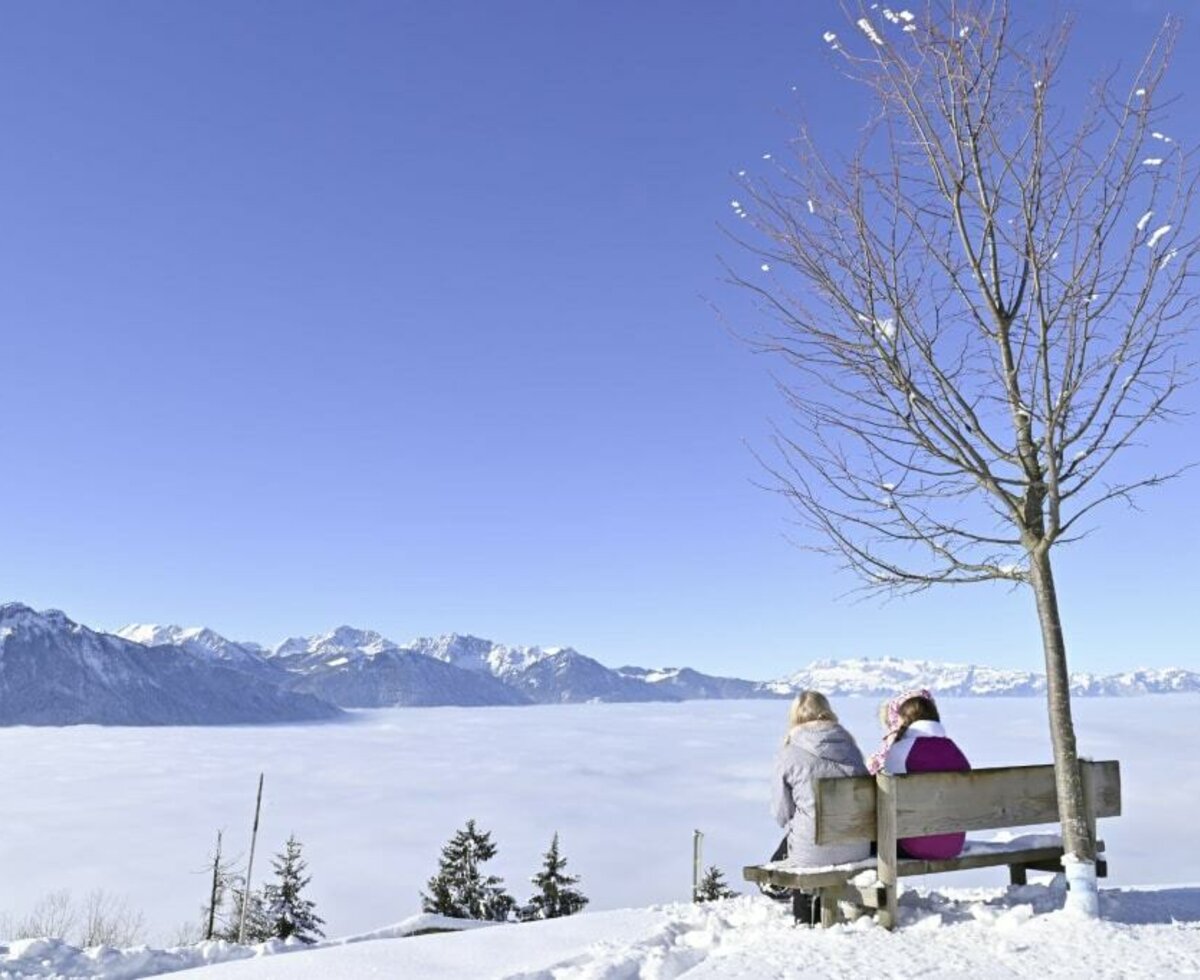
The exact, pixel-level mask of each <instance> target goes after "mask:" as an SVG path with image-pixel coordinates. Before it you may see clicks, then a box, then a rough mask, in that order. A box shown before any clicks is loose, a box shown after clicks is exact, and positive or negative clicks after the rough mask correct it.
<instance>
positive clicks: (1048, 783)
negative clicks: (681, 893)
mask: <svg viewBox="0 0 1200 980" xmlns="http://www.w3.org/2000/svg"><path fill="white" fill-rule="evenodd" d="M1079 770H1080V776H1081V778H1082V780H1083V789H1084V803H1085V807H1086V816H1087V820H1088V824H1089V827H1090V829H1091V835H1092V839H1093V840H1096V819H1097V818H1099V817H1115V816H1119V815H1120V813H1121V772H1120V766H1119V765H1118V764H1117V763H1116V762H1112V761H1109V762H1091V761H1083V762H1080V764H1079ZM815 816H816V843H818V844H843V843H850V842H854V841H875V842H876V843H877V848H878V856H877V857H873V858H870V859H868V860H866V861H860V862H857V863H855V864H846V865H835V866H831V867H828V868H812V869H805V868H796V867H789V866H788V864H787V862H786V861H776V862H774V863H771V864H761V865H751V866H749V867H747V868H745V869H743V877H744V878H745V879H746V880H747V881H753V882H761V883H764V884H770V885H775V886H777V887H782V888H789V889H798V890H802V891H806V892H816V893H818V894H819V895H820V896H821V924H822V925H823V926H829V925H833V924H834V923H836V922H837V921H838V917H839V909H838V906H839V902H841V901H850V902H853V903H854V904H856V905H860V906H863V907H865V908H868V909H874V910H876V913H877V915H878V918H879V922H880V924H881V925H883V926H884V927H885V928H887V929H894V928H895V926H896V882H897V879H898V878H902V877H904V876H906V875H925V874H940V873H942V872H946V871H963V870H966V869H968V868H987V867H1000V866H1003V865H1007V866H1008V868H1009V876H1010V881H1011V882H1012V883H1013V884H1021V885H1023V884H1025V880H1026V872H1027V871H1029V870H1035V871H1061V870H1062V863H1061V859H1062V856H1063V849H1062V844H1061V841H1059V840H1058V839H1057V838H1053V837H1047V836H1040V837H1036V838H1033V839H1027V840H1026V841H1023V842H1022V841H1014V842H1012V843H1011V844H1006V843H997V842H982V841H971V840H970V839H968V841H967V846H966V847H965V848H964V849H963V853H962V854H960V855H959V856H958V857H956V858H950V859H948V860H944V861H923V860H917V859H913V858H905V857H899V856H898V855H897V849H896V842H897V840H898V839H899V838H901V837H921V836H923V835H925V834H943V833H948V832H952V831H959V830H963V831H967V832H970V831H973V830H999V829H1003V828H1007V827H1028V826H1031V825H1033V824H1047V823H1056V822H1058V819H1059V817H1058V797H1057V791H1056V787H1055V781H1054V767H1053V766H1007V767H1004V768H997V769H975V770H972V771H971V772H925V773H912V774H910V775H906V776H889V775H886V774H882V773H881V774H880V775H878V776H857V777H851V778H846V779H821V780H818V781H817V786H816V814H815ZM1103 851H1104V845H1103V842H1101V841H1099V840H1096V853H1097V855H1098V857H1097V861H1096V873H1097V875H1099V876H1100V877H1104V876H1105V875H1106V874H1107V873H1108V868H1107V865H1106V863H1105V861H1104V859H1103ZM871 868H874V869H875V872H876V874H875V877H876V879H877V881H876V882H872V883H871V884H866V885H862V884H855V882H854V881H853V880H852V879H855V878H857V877H859V876H860V875H861V873H862V872H863V871H864V870H868V869H871Z"/></svg>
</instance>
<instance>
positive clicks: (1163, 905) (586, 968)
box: [0, 884, 1200, 980]
mask: <svg viewBox="0 0 1200 980" xmlns="http://www.w3.org/2000/svg"><path fill="white" fill-rule="evenodd" d="M1060 905H1061V894H1059V893H1057V892H1056V890H1055V888H1054V887H1052V886H1048V885H1046V884H1032V885H1027V886H1023V887H1019V888H1007V889H992V890H977V891H966V890H963V889H944V890H942V891H937V892H925V891H916V890H913V891H908V892H905V893H904V894H903V895H902V896H901V900H900V913H901V921H900V929H899V931H897V932H895V933H888V932H885V931H884V930H882V929H880V928H879V927H878V926H877V925H876V924H875V923H874V921H873V920H870V919H864V920H860V921H859V922H857V923H852V924H850V925H843V926H836V927H834V928H833V929H829V930H823V929H808V928H803V927H796V926H794V925H793V924H792V922H791V916H790V915H789V914H788V912H787V909H786V908H785V907H784V906H782V905H780V904H778V903H775V902H771V901H769V900H767V899H765V898H761V897H742V898H735V899H730V900H727V901H724V902H717V903H713V904H711V905H700V906H696V905H686V904H673V905H666V906H656V907H652V908H644V909H625V910H621V911H611V912H595V913H584V914H582V915H577V916H573V917H572V918H569V919H557V920H552V921H549V922H534V923H524V924H520V925H504V926H492V927H487V928H482V929H475V930H472V931H469V932H464V933H456V934H449V935H429V936H416V937H412V938H395V937H394V935H393V934H391V931H389V930H381V931H380V933H379V934H378V935H375V936H362V937H355V939H352V940H347V941H335V942H332V943H329V944H325V945H323V946H321V947H317V948H312V949H302V948H301V947H297V946H294V945H293V946H285V945H283V944H280V943H272V944H266V945H263V946H260V947H257V948H255V949H253V950H247V949H240V948H237V947H231V946H228V945H226V944H224V943H209V944H204V945H202V946H200V947H197V948H192V949H180V950H144V949H143V950H128V951H118V950H103V949H101V950H92V951H88V952H81V951H78V950H74V949H71V948H70V947H66V946H64V945H62V944H59V943H50V942H43V941H38V940H31V941H29V942H27V943H22V944H16V945H14V947H13V948H12V950H11V951H10V952H9V953H8V955H7V956H6V955H5V954H4V953H3V952H0V977H5V978H7V977H10V976H12V977H43V978H46V977H65V976H76V977H105V978H107V980H133V978H135V977H142V976H148V975H151V974H152V973H157V972H166V971H179V970H182V971H183V972H179V973H175V974H174V975H175V976H179V977H181V978H182V977H196V978H197V980H358V978H363V977H388V978H405V980H492V978H495V980H501V978H503V980H672V978H676V977H686V978H687V980H716V978H722V980H735V978H741V980H770V978H779V980H799V978H802V977H845V978H855V980H857V978H860V977H869V976H878V977H914V976H921V977H944V978H961V977H966V976H970V977H974V978H976V980H990V978H1000V977H1005V978H1007V977H1039V978H1040V977H1047V976H1053V977H1089V978H1090V977H1122V978H1125V977H1175V976H1185V975H1189V974H1193V975H1194V974H1197V973H1200V888H1190V889H1187V888H1173V889H1162V890H1130V889H1125V890H1106V891H1105V892H1104V893H1103V895H1102V912H1103V915H1104V918H1103V920H1101V921H1086V920H1079V919H1074V918H1071V917H1070V916H1068V914H1067V913H1064V912H1062V911H1058V909H1059V906H1060ZM189 967H194V969H189ZM6 971H8V972H6Z"/></svg>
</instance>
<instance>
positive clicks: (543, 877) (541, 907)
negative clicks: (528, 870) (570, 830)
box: [521, 833, 588, 920]
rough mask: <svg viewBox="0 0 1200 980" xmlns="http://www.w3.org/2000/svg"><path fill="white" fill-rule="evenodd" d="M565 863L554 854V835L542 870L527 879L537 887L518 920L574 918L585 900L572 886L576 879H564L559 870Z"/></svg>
mask: <svg viewBox="0 0 1200 980" xmlns="http://www.w3.org/2000/svg"><path fill="white" fill-rule="evenodd" d="M566 866H567V859H566V858H565V857H562V856H560V855H559V853H558V834H557V833H555V835H554V839H553V840H551V841H550V850H548V851H547V852H546V854H545V858H544V861H543V864H542V870H541V871H539V872H538V873H537V874H536V875H534V876H533V877H532V878H530V879H529V880H530V882H531V883H532V884H533V885H535V886H536V887H537V892H535V893H534V896H533V898H531V899H530V900H529V902H528V903H527V904H526V905H525V907H524V908H523V909H521V918H522V919H526V920H529V919H557V918H559V917H560V916H564V915H574V914H575V913H576V912H578V911H579V910H580V909H582V908H583V907H584V906H585V905H587V903H588V900H587V898H586V897H585V896H584V894H583V892H581V891H579V890H578V889H576V888H573V887H572V886H573V885H575V884H577V883H578V882H579V878H578V876H576V875H568V874H566V873H564V871H563V869H564V868H565V867H566Z"/></svg>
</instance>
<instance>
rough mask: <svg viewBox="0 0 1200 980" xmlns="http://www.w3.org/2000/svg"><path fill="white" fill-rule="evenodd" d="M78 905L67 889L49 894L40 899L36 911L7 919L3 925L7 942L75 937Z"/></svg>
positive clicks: (35, 907) (2, 933)
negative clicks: (76, 905)
mask: <svg viewBox="0 0 1200 980" xmlns="http://www.w3.org/2000/svg"><path fill="white" fill-rule="evenodd" d="M78 917H79V916H78V912H77V911H76V909H75V902H74V900H73V899H72V898H71V892H70V891H69V890H68V889H66V888H60V889H58V890H57V891H52V892H48V893H47V894H45V895H43V896H42V897H41V898H39V899H38V900H37V903H36V904H35V905H34V906H33V910H32V911H31V912H29V914H28V915H26V916H25V917H24V918H22V919H14V918H13V917H12V916H5V917H4V921H2V922H0V935H2V936H3V938H5V939H34V938H42V937H48V936H49V937H54V938H55V939H64V940H65V939H70V938H73V937H74V933H75V923H76V921H77V920H78Z"/></svg>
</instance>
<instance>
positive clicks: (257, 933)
mask: <svg viewBox="0 0 1200 980" xmlns="http://www.w3.org/2000/svg"><path fill="white" fill-rule="evenodd" d="M229 894H230V903H229V904H230V905H231V908H230V910H229V912H228V913H227V914H226V916H225V921H224V925H223V927H222V928H221V929H220V930H219V931H218V932H217V933H216V937H217V938H218V939H224V940H225V941H226V942H231V943H236V942H237V941H238V927H239V925H240V924H241V918H242V897H243V896H244V895H245V894H246V888H245V883H244V881H243V880H242V879H241V878H238V879H237V880H236V881H235V882H234V883H233V884H231V885H230V888H229ZM274 938H275V927H274V924H273V923H272V922H271V919H270V917H269V916H268V915H267V908H266V902H265V901H264V899H263V893H262V892H261V891H252V892H251V893H250V898H249V901H248V902H247V903H246V942H247V943H248V944H254V943H265V942H266V941H267V940H268V939H274Z"/></svg>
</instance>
